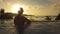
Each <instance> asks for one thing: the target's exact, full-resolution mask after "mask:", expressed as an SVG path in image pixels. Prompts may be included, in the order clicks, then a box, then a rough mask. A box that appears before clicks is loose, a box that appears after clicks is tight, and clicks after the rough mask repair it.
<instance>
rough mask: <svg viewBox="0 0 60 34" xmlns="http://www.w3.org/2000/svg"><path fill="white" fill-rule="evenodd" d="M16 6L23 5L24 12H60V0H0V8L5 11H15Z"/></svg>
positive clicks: (53, 13)
mask: <svg viewBox="0 0 60 34" xmlns="http://www.w3.org/2000/svg"><path fill="white" fill-rule="evenodd" d="M16 6H17V7H18V6H20V7H23V9H24V14H29V15H57V14H58V13H60V0H0V8H4V9H5V12H12V13H17V10H15V8H17V7H16Z"/></svg>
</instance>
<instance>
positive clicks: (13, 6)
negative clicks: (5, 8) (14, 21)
mask: <svg viewBox="0 0 60 34" xmlns="http://www.w3.org/2000/svg"><path fill="white" fill-rule="evenodd" d="M20 7H21V6H20V5H19V4H15V5H12V9H11V10H12V12H13V13H17V11H18V10H19V8H20Z"/></svg>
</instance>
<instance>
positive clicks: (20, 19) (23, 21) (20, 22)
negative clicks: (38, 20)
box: [14, 8, 31, 34]
mask: <svg viewBox="0 0 60 34" xmlns="http://www.w3.org/2000/svg"><path fill="white" fill-rule="evenodd" d="M23 12H24V11H23V8H20V10H19V11H18V15H17V16H16V17H15V19H14V24H15V26H16V28H17V30H18V33H19V34H23V32H24V30H25V28H27V27H28V26H29V25H30V24H31V22H30V20H28V19H27V18H25V17H24V16H23V15H22V14H23Z"/></svg>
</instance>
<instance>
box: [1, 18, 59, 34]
mask: <svg viewBox="0 0 60 34" xmlns="http://www.w3.org/2000/svg"><path fill="white" fill-rule="evenodd" d="M13 23H14V22H13V19H10V20H0V34H17V31H16V29H15V27H14V24H13ZM24 34H60V22H32V24H31V26H29V27H28V28H27V29H26V30H25V32H24Z"/></svg>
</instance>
